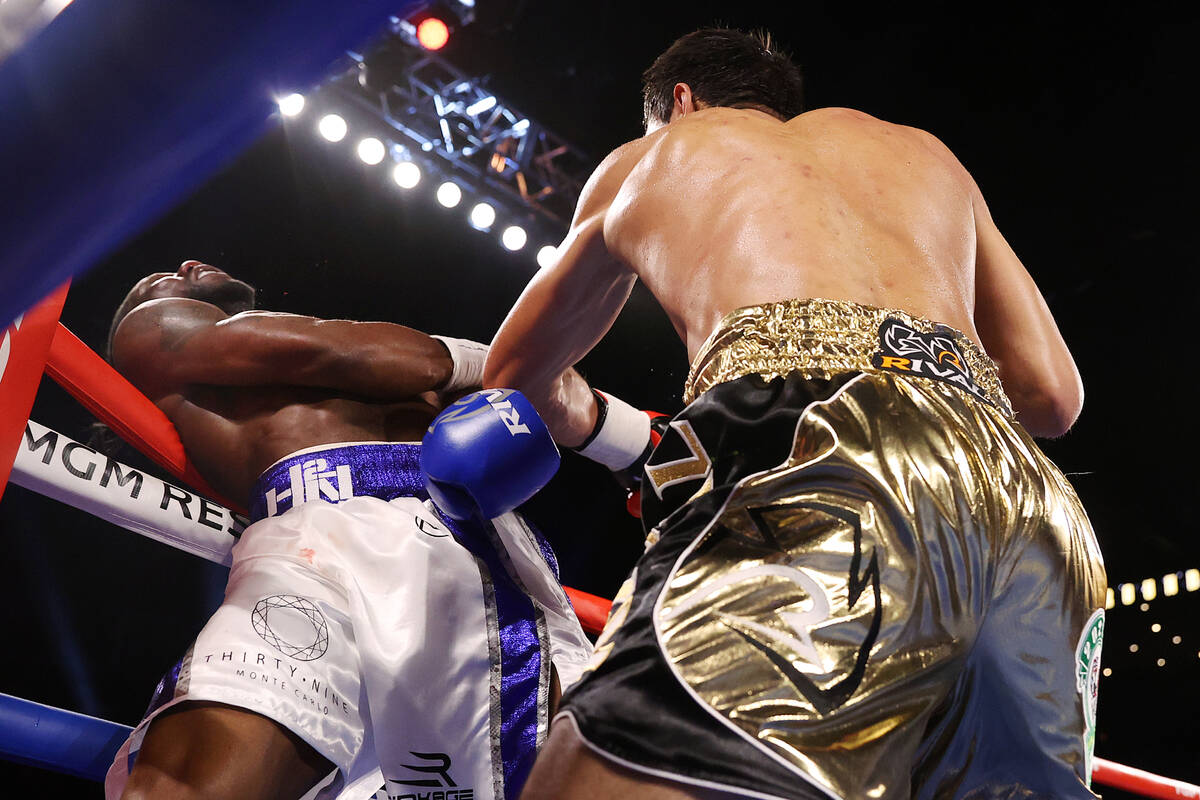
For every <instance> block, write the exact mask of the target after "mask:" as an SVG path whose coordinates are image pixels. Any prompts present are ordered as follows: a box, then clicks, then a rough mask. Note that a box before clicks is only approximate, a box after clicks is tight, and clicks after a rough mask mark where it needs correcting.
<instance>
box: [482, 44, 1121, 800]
mask: <svg viewBox="0 0 1200 800" xmlns="http://www.w3.org/2000/svg"><path fill="white" fill-rule="evenodd" d="M644 78H645V83H644V100H645V105H644V112H645V123H646V135H645V136H644V137H642V138H640V139H638V140H636V141H633V142H630V143H628V144H625V145H623V146H621V147H619V148H617V149H616V150H615V151H614V152H613V153H612V154H611V155H609V156H608V157H607V158H606V159H605V160H604V161H603V163H601V165H600V166H599V167H598V168H597V170H596V171H595V173H594V174H593V175H592V176H591V178H590V180H589V181H588V183H587V185H586V187H585V189H584V191H583V193H582V196H581V198H580V200H579V205H578V208H577V210H576V213H575V217H574V220H573V223H572V226H571V229H570V231H569V232H568V234H567V237H566V239H565V241H564V242H563V244H562V246H561V247H560V249H559V257H558V261H557V263H556V264H554V265H552V266H550V267H548V268H546V269H543V270H541V271H540V272H539V273H538V274H537V275H536V276H535V277H534V279H533V280H532V281H531V282H530V284H529V285H528V287H527V288H526V289H525V291H524V293H523V294H522V295H521V297H520V298H519V299H518V301H517V303H516V305H515V306H514V307H513V309H512V311H511V312H510V313H509V315H508V317H507V319H506V320H505V321H504V323H503V325H502V326H501V328H500V330H499V331H498V333H497V334H496V336H495V338H494V340H493V342H492V347H491V352H490V354H489V356H488V361H487V366H486V369H485V377H484V384H485V386H493V385H494V386H506V387H514V388H517V389H520V390H522V391H523V392H524V393H525V394H526V395H527V396H528V397H529V398H530V399H531V400H532V401H533V402H534V405H535V406H536V407H537V409H538V411H539V412H540V413H541V414H542V416H543V418H544V419H545V420H546V422H547V423H548V425H549V426H550V429H551V431H552V432H553V433H554V436H555V438H556V439H557V441H558V442H559V443H561V444H564V445H568V446H573V447H576V448H579V449H580V451H581V452H582V453H583V454H584V455H587V456H589V457H592V458H595V459H596V460H598V461H600V462H601V463H604V464H606V465H608V466H609V467H611V468H613V469H619V470H627V471H629V470H632V471H633V472H635V473H640V475H641V515H642V520H643V523H644V525H645V528H646V532H647V549H646V552H645V554H644V556H643V557H642V558H641V560H640V561H639V562H638V564H637V565H636V567H635V568H634V570H633V573H632V575H631V576H630V579H629V581H628V582H627V585H626V587H625V588H624V589H623V590H622V592H621V593H620V594H619V595H618V598H617V600H616V601H615V603H614V606H613V610H612V613H611V615H610V617H609V622H608V625H607V626H606V628H605V631H604V633H603V635H602V636H601V638H600V639H599V640H598V641H597V643H596V656H595V659H594V660H593V662H592V664H591V671H590V673H588V674H587V675H586V676H585V678H584V679H583V680H582V681H581V682H580V683H579V684H577V685H576V686H575V687H574V688H573V689H572V690H571V691H569V692H568V693H567V694H566V695H565V696H564V698H563V711H562V712H561V713H560V715H559V717H558V720H557V723H556V724H555V726H554V728H553V731H552V734H551V737H550V741H549V743H548V744H547V746H546V748H545V749H544V750H543V751H542V752H541V754H540V755H539V757H538V762H537V765H536V766H535V769H534V773H533V775H532V776H531V778H530V781H529V783H528V784H527V786H526V790H525V793H524V794H523V795H522V796H523V797H524V798H525V799H526V800H541V799H542V798H552V799H553V800H570V798H588V799H589V800H603V799H604V798H614V799H615V798H625V797H638V798H646V799H648V800H649V799H658V798H684V797H708V796H714V795H715V796H736V797H756V798H786V799H787V800H801V799H802V798H803V799H805V800H807V798H827V797H832V798H876V799H882V800H888V799H890V798H908V797H910V796H911V797H916V798H935V797H936V798H943V797H970V798H979V797H1017V796H1020V797H1055V798H1090V797H1094V795H1093V794H1092V792H1091V791H1090V789H1089V780H1090V774H1091V768H1090V759H1091V753H1092V745H1093V741H1094V736H1095V702H1096V694H1095V691H1096V680H1097V676H1098V667H1099V654H1100V647H1101V644H1102V640H1103V624H1104V620H1103V606H1104V591H1105V586H1106V581H1105V575H1104V569H1103V565H1102V560H1101V556H1100V553H1099V550H1098V547H1097V544H1096V540H1095V537H1094V534H1093V531H1092V529H1091V526H1090V524H1089V522H1088V519H1087V516H1086V514H1085V512H1084V510H1083V508H1082V507H1081V505H1080V503H1079V500H1078V498H1077V497H1076V494H1075V492H1074V491H1073V490H1072V488H1071V486H1070V485H1069V483H1068V482H1067V480H1066V479H1065V478H1064V477H1063V475H1062V473H1061V472H1060V471H1059V470H1058V469H1057V468H1056V467H1055V466H1054V465H1053V464H1052V463H1051V462H1050V461H1049V459H1047V457H1046V456H1045V455H1044V454H1043V453H1042V452H1041V451H1040V450H1039V449H1038V447H1037V445H1036V444H1035V442H1034V440H1033V438H1031V437H1032V436H1058V435H1061V434H1062V433H1064V432H1065V431H1066V430H1067V429H1068V428H1069V427H1070V425H1071V424H1072V423H1073V421H1074V420H1075V419H1076V417H1077V416H1078V414H1079V412H1080V408H1081V404H1082V398H1083V393H1082V387H1081V382H1080V378H1079V374H1078V372H1077V370H1076V368H1075V364H1074V361H1073V359H1072V357H1071V354H1070V352H1069V350H1068V348H1067V346H1066V344H1065V343H1064V341H1063V338H1062V336H1061V335H1060V333H1059V331H1058V328H1057V326H1056V324H1055V322H1054V319H1053V317H1052V315H1051V313H1050V310H1049V308H1048V307H1047V305H1046V302H1045V301H1044V299H1043V298H1042V296H1041V294H1040V292H1039V291H1038V289H1037V287H1036V285H1035V283H1034V281H1033V280H1032V279H1031V278H1030V276H1029V274H1028V272H1027V271H1026V270H1025V268H1024V267H1023V265H1022V263H1021V261H1020V260H1019V259H1018V257H1017V256H1016V255H1015V254H1014V252H1013V250H1012V249H1011V248H1010V247H1009V245H1008V244H1007V243H1006V242H1005V240H1004V237H1003V236H1002V235H1001V234H1000V232H999V230H998V229H997V226H996V224H995V223H994V222H993V220H992V217H991V214H990V213H989V211H988V207H987V205H986V203H985V202H984V199H983V195H982V194H981V192H980V190H979V188H978V186H977V185H976V183H975V181H974V180H973V179H972V177H971V175H970V174H969V173H968V172H967V170H966V169H965V168H964V167H963V166H962V164H960V163H959V161H958V160H957V159H956V158H955V157H954V155H953V154H952V153H951V152H950V151H949V150H948V149H947V148H946V147H945V146H944V145H943V144H942V143H941V142H940V141H938V140H937V139H936V138H935V137H934V136H932V135H930V134H929V133H926V132H924V131H921V130H917V129H914V128H910V127H905V126H901V125H895V124H891V123H888V122H885V121H882V120H879V119H875V118H873V117H871V116H870V115H867V114H864V113H862V112H859V111H854V110H851V109H845V108H821V109H815V110H812V111H808V112H804V111H803V109H802V107H801V76H800V73H799V70H798V69H797V68H796V67H795V66H794V65H793V64H792V63H791V62H790V60H789V59H788V58H787V57H786V56H785V55H783V54H781V53H779V52H777V51H776V50H775V49H774V48H772V46H771V45H770V42H769V39H766V38H760V37H756V36H751V35H747V34H743V33H740V32H737V31H731V30H725V29H705V30H700V31H696V32H694V33H692V34H689V35H687V36H684V37H682V38H681V39H679V40H678V41H676V42H675V43H674V44H672V45H671V47H670V48H668V49H667V50H666V52H664V53H663V54H662V55H661V56H660V57H659V58H658V59H657V60H656V61H655V62H654V63H653V64H652V65H651V66H650V68H649V69H648V70H647V71H646V73H645V76H644ZM639 279H640V280H641V281H643V282H644V283H645V285H646V286H647V288H648V289H649V290H650V291H651V292H652V293H653V294H654V296H655V297H656V298H657V299H658V301H659V303H660V304H661V305H662V307H663V308H664V310H665V311H666V313H667V314H668V316H669V317H670V319H671V320H672V322H673V323H674V326H675V329H676V330H677V332H678V333H679V335H680V337H681V338H682V339H683V341H684V343H685V344H686V346H687V349H688V353H689V356H690V358H691V360H692V365H691V371H690V374H689V376H688V379H687V383H686V385H685V387H684V400H685V401H686V402H687V403H688V405H687V407H686V408H685V409H684V410H683V411H682V412H681V413H680V414H678V415H677V416H676V417H675V418H674V419H673V420H671V421H670V423H669V425H666V426H665V432H664V433H663V435H662V439H661V442H659V443H658V445H657V447H656V448H655V449H654V451H653V455H652V456H650V457H649V460H648V461H643V460H642V459H643V457H644V455H643V454H645V453H646V451H647V449H648V444H649V443H650V442H652V433H653V431H654V430H655V425H654V421H653V420H652V419H651V418H650V417H649V416H647V415H646V414H643V413H641V412H639V411H637V410H636V409H634V408H633V407H631V406H629V405H628V404H626V403H623V402H620V401H619V400H617V399H616V398H613V397H611V396H607V395H605V394H602V393H597V392H593V391H591V389H590V388H589V387H588V385H587V384H586V382H585V381H584V380H583V379H582V378H581V377H580V376H579V375H578V373H576V372H574V371H573V370H571V369H570V367H571V365H573V364H574V363H575V362H576V361H578V360H579V359H580V358H582V357H583V356H584V355H585V354H586V353H587V352H588V351H589V350H590V349H591V348H592V347H593V346H594V345H595V344H596V342H597V341H598V340H599V339H600V338H601V337H602V336H603V335H604V334H605V332H606V331H607V330H608V328H609V327H610V326H611V324H612V323H613V321H614V319H615V318H616V316H617V314H618V312H619V311H620V309H621V308H622V305H623V304H624V302H625V300H626V298H627V297H628V296H629V293H630V290H631V287H632V286H633V284H634V282H635V281H636V280H639Z"/></svg>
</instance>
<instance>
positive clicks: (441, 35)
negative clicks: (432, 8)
mask: <svg viewBox="0 0 1200 800" xmlns="http://www.w3.org/2000/svg"><path fill="white" fill-rule="evenodd" d="M417 41H418V42H420V43H421V47H424V48H425V49H426V50H441V49H442V48H443V47H445V46H446V42H448V41H450V28H449V27H448V26H447V25H446V23H445V22H442V21H441V20H440V19H438V18H437V17H426V18H425V19H423V20H421V22H420V23H419V24H418V25H417Z"/></svg>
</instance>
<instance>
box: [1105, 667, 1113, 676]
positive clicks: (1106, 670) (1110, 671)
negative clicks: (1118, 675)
mask: <svg viewBox="0 0 1200 800" xmlns="http://www.w3.org/2000/svg"><path fill="white" fill-rule="evenodd" d="M1110 675H1112V668H1111V667H1105V668H1104V677H1106V678H1107V677H1108V676H1110Z"/></svg>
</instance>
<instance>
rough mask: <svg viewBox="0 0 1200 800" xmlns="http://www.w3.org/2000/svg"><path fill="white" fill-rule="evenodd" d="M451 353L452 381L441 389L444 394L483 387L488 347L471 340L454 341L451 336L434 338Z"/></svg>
mask: <svg viewBox="0 0 1200 800" xmlns="http://www.w3.org/2000/svg"><path fill="white" fill-rule="evenodd" d="M433 338H434V339H437V340H438V341H439V342H441V343H442V344H444V345H445V346H446V349H447V350H449V351H450V363H451V364H452V365H453V368H452V370H451V372H450V380H448V381H446V385H445V386H443V387H442V388H441V391H443V392H453V391H457V390H459V389H477V388H479V387H480V386H482V385H483V365H484V362H486V361H487V354H488V346H487V345H486V344H481V343H480V342H473V341H471V340H470V339H452V338H451V337H449V336H436V335H435V336H434V337H433Z"/></svg>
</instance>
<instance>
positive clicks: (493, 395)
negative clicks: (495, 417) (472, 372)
mask: <svg viewBox="0 0 1200 800" xmlns="http://www.w3.org/2000/svg"><path fill="white" fill-rule="evenodd" d="M512 393H513V390H512V389H492V390H491V391H490V392H485V393H484V397H486V398H487V401H488V404H489V405H490V406H491V407H492V408H494V409H496V413H497V414H499V415H500V421H501V422H503V423H504V427H506V428H508V432H509V434H511V435H512V436H516V435H517V434H518V433H530V430H529V426H528V425H526V424H524V423H523V422H521V415H520V414H518V413H517V410H516V409H515V408H513V404H512V401H511V400H509V399H508V398H509V395H511V394H512Z"/></svg>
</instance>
